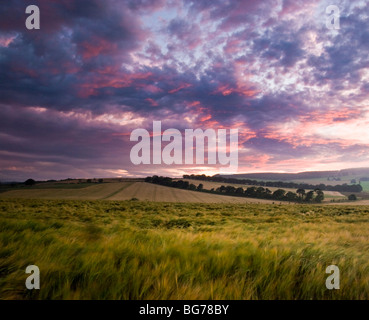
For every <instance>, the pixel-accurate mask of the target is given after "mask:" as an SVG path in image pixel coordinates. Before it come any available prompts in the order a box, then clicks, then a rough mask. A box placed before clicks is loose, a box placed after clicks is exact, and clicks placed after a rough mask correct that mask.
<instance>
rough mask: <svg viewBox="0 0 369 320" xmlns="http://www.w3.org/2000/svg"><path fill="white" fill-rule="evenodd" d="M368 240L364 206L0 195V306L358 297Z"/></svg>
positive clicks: (364, 283)
mask: <svg viewBox="0 0 369 320" xmlns="http://www.w3.org/2000/svg"><path fill="white" fill-rule="evenodd" d="M368 240H369V206H351V207H350V206H345V205H341V206H320V205H314V206H313V205H269V204H199V203H196V204H194V203H160V202H148V201H133V200H131V201H113V200H110V201H107V200H94V201H87V200H85V201H82V200H26V199H0V299H368V298H369V286H368V284H369V241H368ZM31 264H33V265H37V266H38V267H39V268H40V274H41V281H40V285H41V288H40V290H27V289H26V287H25V280H26V278H27V276H28V275H27V274H25V269H26V267H27V266H28V265H31ZM332 264H334V265H337V266H338V267H339V268H340V273H341V281H340V282H341V283H340V289H339V290H328V289H326V287H325V280H326V278H327V276H328V275H327V274H326V273H325V268H326V267H327V266H328V265H332Z"/></svg>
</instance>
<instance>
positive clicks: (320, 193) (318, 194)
mask: <svg viewBox="0 0 369 320" xmlns="http://www.w3.org/2000/svg"><path fill="white" fill-rule="evenodd" d="M314 191H315V192H316V197H315V202H318V203H321V202H322V201H323V200H324V192H323V191H322V190H320V189H315V190H314Z"/></svg>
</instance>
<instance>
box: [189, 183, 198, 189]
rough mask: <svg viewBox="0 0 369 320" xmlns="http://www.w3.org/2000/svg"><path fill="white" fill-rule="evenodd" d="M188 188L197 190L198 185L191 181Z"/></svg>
mask: <svg viewBox="0 0 369 320" xmlns="http://www.w3.org/2000/svg"><path fill="white" fill-rule="evenodd" d="M188 189H190V190H196V186H195V185H194V184H193V183H191V184H190V185H189V186H188Z"/></svg>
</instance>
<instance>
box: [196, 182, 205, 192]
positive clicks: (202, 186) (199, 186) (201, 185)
mask: <svg viewBox="0 0 369 320" xmlns="http://www.w3.org/2000/svg"><path fill="white" fill-rule="evenodd" d="M202 189H204V185H203V184H202V183H200V184H199V185H198V186H197V190H198V191H201V190H202Z"/></svg>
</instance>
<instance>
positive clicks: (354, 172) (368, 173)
mask: <svg viewBox="0 0 369 320" xmlns="http://www.w3.org/2000/svg"><path fill="white" fill-rule="evenodd" d="M215 176H221V177H225V178H236V179H256V180H278V181H290V180H304V179H321V178H326V179H327V178H332V177H334V178H344V177H347V176H357V177H358V176H360V177H369V168H352V169H343V170H335V171H305V172H298V173H276V172H260V173H240V174H231V175H223V174H220V175H219V174H217V175H215Z"/></svg>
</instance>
